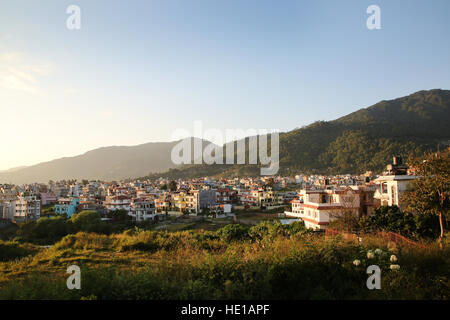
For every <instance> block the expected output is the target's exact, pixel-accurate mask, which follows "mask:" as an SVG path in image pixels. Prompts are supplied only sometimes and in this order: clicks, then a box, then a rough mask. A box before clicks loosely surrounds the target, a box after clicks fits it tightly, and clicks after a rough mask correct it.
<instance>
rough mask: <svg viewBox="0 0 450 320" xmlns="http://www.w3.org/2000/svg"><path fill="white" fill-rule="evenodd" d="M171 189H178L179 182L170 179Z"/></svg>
mask: <svg viewBox="0 0 450 320" xmlns="http://www.w3.org/2000/svg"><path fill="white" fill-rule="evenodd" d="M169 190H170V191H176V190H177V183H176V182H175V181H173V180H172V181H170V182H169Z"/></svg>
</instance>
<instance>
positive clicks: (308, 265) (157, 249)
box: [0, 221, 450, 300]
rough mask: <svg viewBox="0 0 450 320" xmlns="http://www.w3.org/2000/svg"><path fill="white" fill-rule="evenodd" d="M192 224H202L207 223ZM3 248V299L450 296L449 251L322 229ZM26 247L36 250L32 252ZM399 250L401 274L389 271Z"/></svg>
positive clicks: (127, 235)
mask: <svg viewBox="0 0 450 320" xmlns="http://www.w3.org/2000/svg"><path fill="white" fill-rule="evenodd" d="M194 223H195V224H196V227H197V228H201V227H202V224H204V223H207V222H204V221H203V222H201V221H200V222H194ZM208 225H209V226H211V225H212V224H211V223H209V224H208ZM190 227H191V228H192V225H191V226H190ZM194 229H195V228H194ZM2 245H3V246H8V247H9V248H10V249H9V250H10V252H11V256H10V258H9V259H8V260H5V261H2V262H0V299H444V300H446V299H449V298H450V280H449V279H450V277H449V271H450V254H449V253H450V250H449V249H448V248H449V247H448V246H447V247H446V249H444V250H440V249H439V248H438V246H437V244H433V245H432V246H431V247H430V248H429V249H426V250H425V249H411V248H406V247H399V248H397V249H395V250H393V249H389V248H387V244H386V242H385V241H384V240H383V239H380V238H377V237H374V236H367V237H365V240H364V242H363V244H362V245H358V244H356V243H353V242H349V241H346V240H344V239H342V238H341V237H335V238H330V239H325V238H324V237H323V236H322V235H319V234H314V233H292V234H278V235H276V234H275V236H273V234H272V236H270V237H269V236H265V237H262V238H258V239H251V238H247V239H246V240H241V241H234V240H227V241H225V240H223V239H221V238H220V237H218V235H217V234H216V233H215V232H212V231H207V230H199V229H195V230H190V231H174V230H172V231H170V232H169V231H158V232H156V231H141V230H128V231H126V232H124V233H121V234H112V235H109V236H108V235H99V234H95V233H77V234H75V235H69V236H66V237H64V238H63V239H62V240H61V241H59V242H58V243H56V244H55V245H54V246H53V247H51V248H39V247H36V246H29V245H28V244H22V245H19V244H17V243H2ZM21 246H23V247H21ZM11 248H12V249H11ZM23 248H25V249H27V250H30V251H27V252H26V254H25V255H24V254H22V253H23V251H21V250H22V249H23ZM377 248H379V249H381V250H382V253H380V254H377V255H376V256H375V257H374V258H373V259H368V258H367V252H368V251H369V250H374V249H377ZM14 250H17V252H16V251H14ZM15 252H16V253H19V254H18V255H17V256H14V253H15ZM392 254H395V255H396V256H397V257H398V262H397V263H398V264H399V265H400V266H401V268H400V270H398V271H392V270H390V269H389V265H390V262H389V257H390V256H391V255H392ZM355 259H358V260H360V261H361V265H359V266H355V265H354V264H353V261H354V260H355ZM72 264H76V265H78V266H80V267H81V270H82V289H81V290H68V289H67V287H66V279H67V277H68V275H67V274H66V269H67V267H68V266H69V265H72ZM370 264H377V265H379V266H380V268H381V269H382V278H381V279H382V289H381V290H368V289H367V287H366V285H365V284H366V280H367V277H368V276H367V274H366V267H367V266H368V265H370Z"/></svg>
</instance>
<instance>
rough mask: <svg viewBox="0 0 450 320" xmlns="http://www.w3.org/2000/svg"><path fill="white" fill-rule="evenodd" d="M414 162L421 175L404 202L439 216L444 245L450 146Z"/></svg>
mask: <svg viewBox="0 0 450 320" xmlns="http://www.w3.org/2000/svg"><path fill="white" fill-rule="evenodd" d="M410 165H411V167H412V168H413V169H414V170H415V174H416V175H418V176H420V178H419V179H416V180H414V181H413V182H412V183H411V190H409V191H408V192H406V193H405V194H404V195H403V197H402V201H403V202H404V203H405V205H406V207H407V209H408V210H411V211H412V212H419V213H429V214H436V215H438V216H439V224H440V228H441V234H440V245H441V247H442V246H443V243H444V241H443V240H444V229H445V226H444V224H445V221H446V219H447V217H446V215H448V212H449V204H450V199H449V197H450V148H447V150H445V151H443V152H435V153H428V154H425V155H424V157H422V158H416V159H411V160H410ZM444 220H445V221H444Z"/></svg>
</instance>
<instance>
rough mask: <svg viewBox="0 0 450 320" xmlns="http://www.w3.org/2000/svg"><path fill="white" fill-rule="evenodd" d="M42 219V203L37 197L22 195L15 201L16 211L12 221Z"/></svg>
mask: <svg viewBox="0 0 450 320" xmlns="http://www.w3.org/2000/svg"><path fill="white" fill-rule="evenodd" d="M40 217H41V201H40V200H39V199H37V198H36V196H24V195H20V196H19V197H18V198H17V200H16V201H15V211H14V215H13V217H12V220H14V221H16V222H24V221H28V220H38V219H39V218H40Z"/></svg>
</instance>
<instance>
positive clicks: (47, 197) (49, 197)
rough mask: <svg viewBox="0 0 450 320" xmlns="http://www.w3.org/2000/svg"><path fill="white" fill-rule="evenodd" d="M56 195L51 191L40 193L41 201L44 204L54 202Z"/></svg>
mask: <svg viewBox="0 0 450 320" xmlns="http://www.w3.org/2000/svg"><path fill="white" fill-rule="evenodd" d="M56 200H57V199H56V196H55V195H54V194H53V193H41V202H42V205H43V206H45V205H47V204H52V203H55V202H56Z"/></svg>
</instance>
